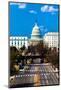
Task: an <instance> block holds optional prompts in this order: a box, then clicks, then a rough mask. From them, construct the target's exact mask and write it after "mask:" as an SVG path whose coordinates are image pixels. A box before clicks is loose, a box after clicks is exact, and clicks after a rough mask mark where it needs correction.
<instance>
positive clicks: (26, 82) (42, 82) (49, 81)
mask: <svg viewBox="0 0 61 90" xmlns="http://www.w3.org/2000/svg"><path fill="white" fill-rule="evenodd" d="M58 84H59V75H58V71H55V70H54V69H53V68H52V65H51V64H50V63H43V64H31V65H29V70H25V71H20V72H19V75H16V76H15V78H14V79H13V80H11V81H10V86H11V87H15V86H20V87H21V86H26V87H27V86H46V85H58Z"/></svg>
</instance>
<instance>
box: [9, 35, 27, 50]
mask: <svg viewBox="0 0 61 90" xmlns="http://www.w3.org/2000/svg"><path fill="white" fill-rule="evenodd" d="M23 45H25V47H26V48H27V47H28V38H27V37H22V36H10V46H15V47H16V48H17V49H19V48H21V47H22V46H23Z"/></svg>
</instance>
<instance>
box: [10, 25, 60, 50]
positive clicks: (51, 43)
mask: <svg viewBox="0 0 61 90" xmlns="http://www.w3.org/2000/svg"><path fill="white" fill-rule="evenodd" d="M58 36H59V35H58V32H48V33H46V34H45V35H44V36H43V38H42V34H41V33H40V28H39V26H38V24H37V23H35V25H34V27H33V29H32V33H31V37H30V39H29V38H28V37H27V36H25V37H24V36H10V46H15V47H16V48H18V49H19V48H21V47H22V46H23V45H25V47H26V48H28V45H29V44H32V45H36V44H38V43H39V42H40V41H42V40H43V42H44V44H45V45H47V46H48V47H56V48H58V46H59V45H58Z"/></svg>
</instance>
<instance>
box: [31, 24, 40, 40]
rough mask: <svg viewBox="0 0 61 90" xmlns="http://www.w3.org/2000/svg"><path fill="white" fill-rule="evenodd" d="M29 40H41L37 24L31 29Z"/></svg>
mask: <svg viewBox="0 0 61 90" xmlns="http://www.w3.org/2000/svg"><path fill="white" fill-rule="evenodd" d="M31 40H41V38H40V29H39V27H38V25H37V23H35V26H34V27H33V30H32V34H31Z"/></svg>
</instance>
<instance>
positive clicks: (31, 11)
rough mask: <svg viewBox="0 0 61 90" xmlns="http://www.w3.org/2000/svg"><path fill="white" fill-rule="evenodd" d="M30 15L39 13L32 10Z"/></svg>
mask: <svg viewBox="0 0 61 90" xmlns="http://www.w3.org/2000/svg"><path fill="white" fill-rule="evenodd" d="M29 13H33V14H37V12H36V11H34V10H30V11H29Z"/></svg>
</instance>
